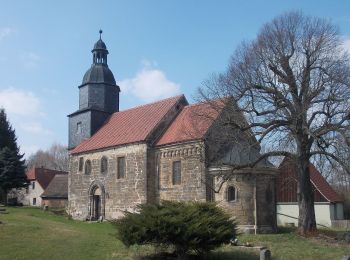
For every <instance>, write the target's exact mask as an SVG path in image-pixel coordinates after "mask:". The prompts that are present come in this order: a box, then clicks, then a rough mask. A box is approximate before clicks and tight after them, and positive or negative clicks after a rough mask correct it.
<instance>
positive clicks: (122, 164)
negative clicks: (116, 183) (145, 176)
mask: <svg viewBox="0 0 350 260" xmlns="http://www.w3.org/2000/svg"><path fill="white" fill-rule="evenodd" d="M124 177H125V157H119V158H118V173H117V178H118V179H122V178H124Z"/></svg>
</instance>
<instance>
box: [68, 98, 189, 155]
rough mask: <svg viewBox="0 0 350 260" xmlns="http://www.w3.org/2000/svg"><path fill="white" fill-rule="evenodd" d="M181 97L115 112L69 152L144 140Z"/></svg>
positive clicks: (74, 152)
mask: <svg viewBox="0 0 350 260" xmlns="http://www.w3.org/2000/svg"><path fill="white" fill-rule="evenodd" d="M183 99H184V96H183V95H181V96H176V97H172V98H168V99H164V100H161V101H158V102H155V103H151V104H147V105H143V106H139V107H135V108H131V109H128V110H124V111H121V112H116V113H114V114H113V115H111V117H110V118H109V119H107V121H106V123H105V124H104V125H103V126H102V127H101V128H100V129H99V130H98V131H97V132H96V133H95V134H94V135H93V136H92V137H91V138H89V139H87V140H85V141H84V142H82V143H80V144H79V145H78V146H77V147H76V148H74V149H73V151H72V152H71V153H72V154H76V153H81V152H87V151H92V150H98V149H102V148H108V147H113V146H118V145H123V144H130V143H135V142H140V141H146V139H147V137H148V136H149V135H150V134H151V133H152V131H153V130H154V129H155V128H156V126H157V125H158V124H159V122H160V121H161V120H162V119H163V118H164V117H165V115H166V114H167V113H168V112H169V111H170V109H171V108H172V107H173V106H175V105H176V104H178V103H179V102H180V101H181V100H183Z"/></svg>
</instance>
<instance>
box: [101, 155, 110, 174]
mask: <svg viewBox="0 0 350 260" xmlns="http://www.w3.org/2000/svg"><path fill="white" fill-rule="evenodd" d="M107 171H108V159H107V157H106V156H103V157H102V158H101V173H103V174H106V173H107Z"/></svg>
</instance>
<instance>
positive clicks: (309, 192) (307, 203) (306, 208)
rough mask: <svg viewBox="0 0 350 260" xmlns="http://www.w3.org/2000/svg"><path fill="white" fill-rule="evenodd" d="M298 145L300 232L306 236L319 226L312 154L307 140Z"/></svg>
mask: <svg viewBox="0 0 350 260" xmlns="http://www.w3.org/2000/svg"><path fill="white" fill-rule="evenodd" d="M304 140H305V139H304ZM298 146H299V147H298V150H299V151H298V158H297V172H298V206H299V221H298V232H299V233H300V234H301V235H303V236H305V235H310V234H312V233H314V232H315V231H316V230H317V227H316V219H315V208H314V194H313V189H312V184H311V181H310V171H309V164H310V156H309V152H308V148H307V145H305V142H302V143H301V144H300V145H298Z"/></svg>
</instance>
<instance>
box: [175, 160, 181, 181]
mask: <svg viewBox="0 0 350 260" xmlns="http://www.w3.org/2000/svg"><path fill="white" fill-rule="evenodd" d="M178 184H181V161H176V162H173V185H178Z"/></svg>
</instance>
